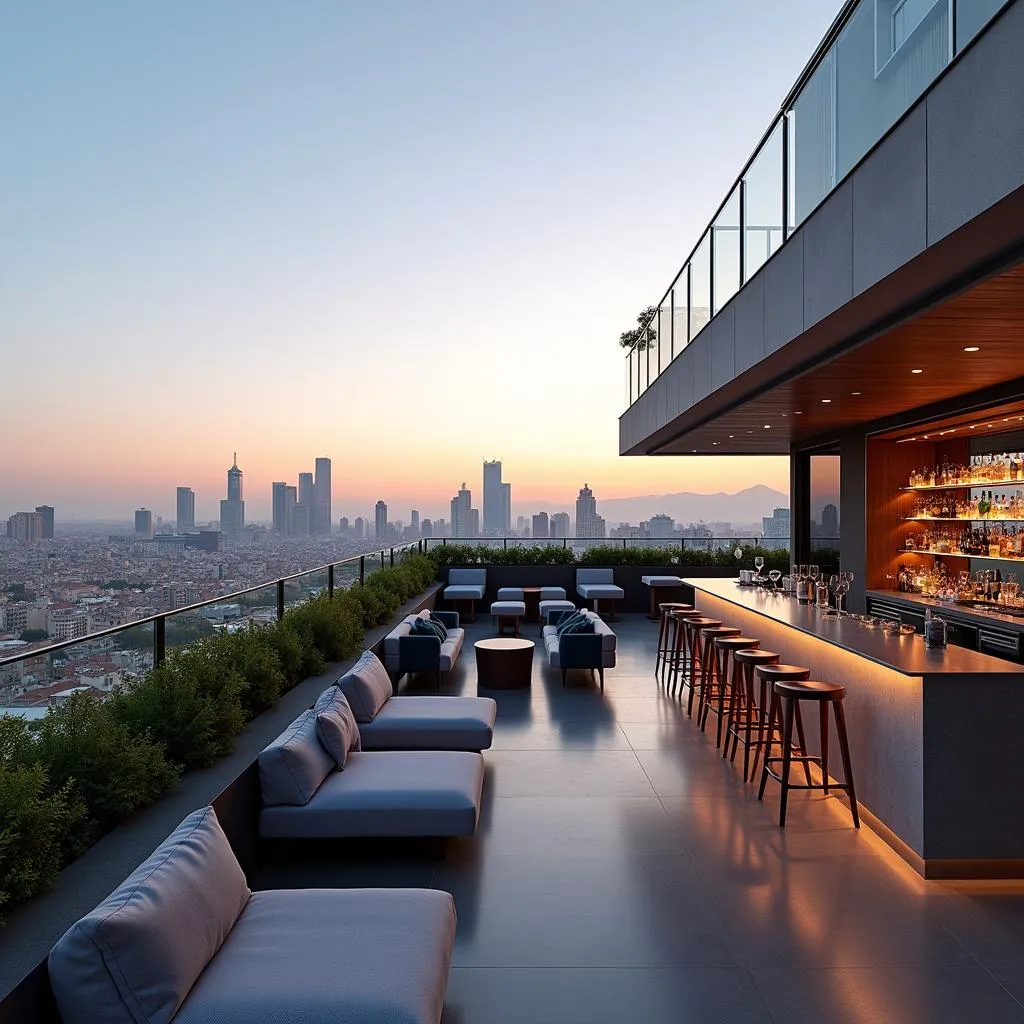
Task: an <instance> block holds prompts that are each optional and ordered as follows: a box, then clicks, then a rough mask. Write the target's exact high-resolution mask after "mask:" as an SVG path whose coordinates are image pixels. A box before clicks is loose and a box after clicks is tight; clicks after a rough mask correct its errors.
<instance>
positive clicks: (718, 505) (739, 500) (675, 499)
mask: <svg viewBox="0 0 1024 1024" xmlns="http://www.w3.org/2000/svg"><path fill="white" fill-rule="evenodd" d="M780 507H782V508H788V507H789V495H788V494H784V493H783V492H782V491H776V490H775V489H774V488H772V487H767V486H765V485H764V484H756V485H755V486H753V487H745V488H744V489H743V490H742V491H737V492H736V493H735V494H726V492H725V491H719V492H718V493H717V494H694V493H693V492H692V491H682V492H680V493H678V494H645V495H642V496H639V497H635V498H602V497H601V495H600V494H598V495H597V511H598V512H599V513H600V514H601V515H602V516H604V518H605V521H606V522H607V523H608V526H609V528H611V527H613V526H617V525H618V524H619V523H640V522H642V521H643V520H645V519H650V518H651V516H654V515H658V514H659V513H664V514H665V515H667V516H671V517H672V518H673V519H674V520H675V521H676V522H677V523H682V524H684V525H685V524H686V523H697V522H700V520H702V519H703V520H704V521H705V522H708V523H711V522H730V523H732V524H733V525H734V526H740V525H749V524H751V523H758V524H760V521H761V517H762V516H770V515H771V514H772V511H773V510H774V509H776V508H780ZM541 510H543V511H545V512H548V513H550V512H568V513H569V515H570V516H575V514H576V508H575V505H564V504H558V503H548V502H543V501H540V502H530V504H529V505H528V506H527V505H522V506H517V507H516V509H515V511H514V515H525V516H528V515H532V514H533V513H534V512H539V511H541Z"/></svg>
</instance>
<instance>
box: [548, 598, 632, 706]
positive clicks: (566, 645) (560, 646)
mask: <svg viewBox="0 0 1024 1024" xmlns="http://www.w3.org/2000/svg"><path fill="white" fill-rule="evenodd" d="M575 614H582V615H585V616H586V617H587V619H589V620H590V621H589V626H588V628H587V630H586V632H579V633H566V634H563V635H561V636H560V635H559V633H558V625H559V623H560V622H562V621H564V620H565V619H568V618H569V617H570V616H572V615H575ZM541 636H542V638H543V640H544V651H545V653H546V654H547V659H548V666H549V667H550V668H555V669H559V670H560V671H561V673H562V685H563V686H565V682H566V676H567V674H568V672H569V670H570V669H574V668H580V669H586V670H589V671H591V672H594V671H596V672H597V674H598V676H599V678H600V681H601V692H602V693H604V670H605V669H606V668H614V667H615V646H616V636H615V633H614V632H613V631H612V628H611V626H609V625H608V624H607V623H606V622H605V621H604V620H603V619H602V618H601V617H600V616H599V615H597V614H595V613H594V612H589V611H586V610H585V609H581V610H580V612H579V613H576V612H572V611H551V612H548V624H547V625H546V626H544V628H543V631H542V633H541Z"/></svg>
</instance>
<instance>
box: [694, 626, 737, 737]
mask: <svg viewBox="0 0 1024 1024" xmlns="http://www.w3.org/2000/svg"><path fill="white" fill-rule="evenodd" d="M740 632H741V631H740V630H739V629H737V628H736V627H735V626H722V625H718V626H704V627H703V628H702V629H701V630H700V645H701V651H700V701H699V703H698V704H697V725H698V726H700V728H701V731H703V729H704V722H705V720H706V716H705V713H704V705H705V703H706V701H707V695H708V694H709V693H712V692H714V687H715V685H716V683H717V681H718V651H717V650H716V649H715V641H716V640H719V639H723V640H724V639H725V638H726V637H731V636H739V635H740Z"/></svg>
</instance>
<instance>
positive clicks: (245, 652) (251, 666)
mask: <svg viewBox="0 0 1024 1024" xmlns="http://www.w3.org/2000/svg"><path fill="white" fill-rule="evenodd" d="M272 632H274V627H273V626H258V625H256V624H255V623H249V625H248V626H247V627H246V628H245V629H242V630H239V631H238V632H237V633H225V634H223V635H221V636H220V637H218V638H217V650H218V653H220V654H221V655H222V656H223V657H225V658H227V659H228V660H229V662H230V664H231V665H232V666H233V667H234V668H235V669H237V670H238V672H239V673H241V675H242V678H243V679H244V680H245V689H243V691H242V707H243V708H244V709H245V712H246V716H247V718H250V719H251V718H255V716H256V715H258V714H259V713H260V712H261V711H266V710H267V708H270V707H273V706H274V704H275V703H277V698H278V697H280V696H281V694H282V693H284V691H285V689H286V679H285V674H284V671H283V669H282V668H281V659H280V658H279V657H278V653H277V648H276V647H274V645H273V644H272V643H271V641H270V634H271V633H272Z"/></svg>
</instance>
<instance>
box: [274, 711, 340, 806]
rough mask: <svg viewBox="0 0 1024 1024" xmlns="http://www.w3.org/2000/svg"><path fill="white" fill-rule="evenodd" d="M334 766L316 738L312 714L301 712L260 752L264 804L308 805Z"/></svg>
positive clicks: (332, 760) (314, 716) (331, 759)
mask: <svg viewBox="0 0 1024 1024" xmlns="http://www.w3.org/2000/svg"><path fill="white" fill-rule="evenodd" d="M334 767H335V764H334V758H332V757H331V755H330V754H328V753H327V750H326V749H325V748H324V746H323V744H322V743H321V742H320V740H319V738H318V737H317V734H316V715H315V713H314V712H313V711H304V712H303V713H302V714H301V715H299V717H298V718H296V719H295V721H294V722H292V724H291V725H289V726H288V728H287V729H285V731H284V732H283V733H281V735H280V736H278V737H277V739H276V740H274V742H273V743H271V744H269V746H266V747H264V748H263V750H261V751H260V788H261V789H262V791H263V803H264V804H266V805H268V806H272V805H274V804H298V805H301V804H305V803H308V802H309V801H310V799H311V798H312V796H313V794H314V793H315V792H316V791H317V790H318V789H319V788H320V784H321V783H322V782H323V781H324V779H326V778H327V776H328V775H329V774H330V773H331V772H332V771H334Z"/></svg>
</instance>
